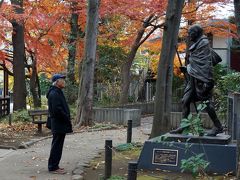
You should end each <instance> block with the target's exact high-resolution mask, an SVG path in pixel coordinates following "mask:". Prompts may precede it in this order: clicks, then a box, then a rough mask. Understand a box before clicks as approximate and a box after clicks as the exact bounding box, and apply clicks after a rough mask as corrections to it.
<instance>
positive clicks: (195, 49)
mask: <svg viewBox="0 0 240 180" xmlns="http://www.w3.org/2000/svg"><path fill="white" fill-rule="evenodd" d="M188 36H189V39H190V41H192V42H193V44H192V45H191V46H190V48H189V52H190V54H189V64H187V66H186V67H185V66H184V67H181V68H180V69H181V71H182V72H185V73H187V74H188V79H189V80H188V82H187V85H186V87H185V89H184V95H183V98H182V105H183V112H182V115H183V118H187V117H188V115H189V113H190V103H191V102H197V101H207V104H206V105H207V107H206V111H207V113H208V115H209V116H210V118H211V120H212V121H213V124H214V127H213V128H212V129H211V131H210V132H209V133H208V134H207V135H208V136H216V135H217V134H219V133H222V132H223V127H222V124H221V122H220V121H219V119H218V117H217V115H216V112H215V110H214V106H213V104H212V101H211V99H212V89H213V87H214V80H213V64H212V58H211V56H212V54H211V48H210V46H209V41H208V39H207V37H206V36H205V35H203V29H202V27H201V26H200V25H197V24H196V25H192V26H191V27H190V28H189V30H188ZM183 130H184V128H181V127H180V128H177V129H175V130H172V131H170V133H172V134H180V133H182V132H183Z"/></svg>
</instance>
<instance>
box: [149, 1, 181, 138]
mask: <svg viewBox="0 0 240 180" xmlns="http://www.w3.org/2000/svg"><path fill="white" fill-rule="evenodd" d="M183 4H184V0H178V1H172V0H169V1H168V6H167V12H166V21H165V28H164V32H163V41H162V50H161V55H160V60H159V64H158V74H157V83H156V96H155V105H154V119H153V126H152V132H151V138H153V137H156V136H159V135H161V134H164V133H166V132H167V131H169V130H170V113H171V104H172V103H171V102H172V76H173V59H174V55H175V46H176V45H177V40H178V31H179V25H180V19H181V15H182V8H183Z"/></svg>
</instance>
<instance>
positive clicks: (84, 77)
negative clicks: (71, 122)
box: [75, 0, 99, 127]
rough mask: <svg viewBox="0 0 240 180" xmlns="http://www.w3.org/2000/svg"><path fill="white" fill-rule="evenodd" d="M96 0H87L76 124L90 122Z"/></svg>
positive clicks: (96, 14)
mask: <svg viewBox="0 0 240 180" xmlns="http://www.w3.org/2000/svg"><path fill="white" fill-rule="evenodd" d="M98 8H99V1H98V0H88V11H87V27H86V36H85V51H84V59H83V62H82V63H83V64H82V66H81V67H82V69H81V70H80V72H81V75H80V84H79V91H78V101H77V116H76V122H75V123H76V126H77V127H80V126H81V125H85V126H89V125H91V124H92V108H93V82H94V67H95V63H96V46H97V32H98V21H99V19H98Z"/></svg>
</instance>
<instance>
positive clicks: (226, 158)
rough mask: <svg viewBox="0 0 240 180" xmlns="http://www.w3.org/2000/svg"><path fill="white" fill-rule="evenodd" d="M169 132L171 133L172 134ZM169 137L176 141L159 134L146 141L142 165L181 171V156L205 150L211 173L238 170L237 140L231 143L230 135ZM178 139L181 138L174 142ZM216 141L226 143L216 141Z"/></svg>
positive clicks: (140, 158)
mask: <svg viewBox="0 0 240 180" xmlns="http://www.w3.org/2000/svg"><path fill="white" fill-rule="evenodd" d="M166 135H167V136H168V134H166ZM175 136H177V135H175ZM169 137H170V138H169V140H170V139H171V138H173V139H172V140H173V141H160V142H159V138H153V139H150V140H148V141H146V142H145V144H144V147H143V150H142V152H141V155H140V157H139V162H138V168H139V169H145V170H157V169H161V170H169V171H177V172H181V169H180V167H181V160H183V159H188V158H190V157H192V156H194V155H196V154H201V153H203V154H204V156H203V159H204V160H206V161H208V162H209V163H210V164H209V166H208V167H207V169H206V172H207V173H218V174H226V173H229V172H232V173H233V174H235V173H236V168H237V158H236V144H228V139H229V138H230V136H219V137H215V138H216V140H214V139H211V137H206V136H203V137H201V138H200V139H198V138H197V137H182V135H180V137H179V138H176V137H173V136H169ZM209 138H210V140H209ZM174 139H175V140H176V141H177V142H174V141H175V140H174ZM177 139H178V140H177ZM179 139H181V140H179ZM187 139H188V140H187ZM191 139H192V141H193V142H195V141H201V142H205V143H193V142H190V141H191ZM197 139H198V140H197ZM186 141H187V142H186ZM209 142H211V143H212V144H211V143H209ZM216 142H221V143H222V144H216ZM224 142H225V143H226V144H225V143H224Z"/></svg>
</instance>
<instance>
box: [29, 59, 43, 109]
mask: <svg viewBox="0 0 240 180" xmlns="http://www.w3.org/2000/svg"><path fill="white" fill-rule="evenodd" d="M30 91H31V94H32V97H33V106H34V108H39V107H41V91H40V84H39V78H38V73H37V62H36V59H35V58H34V57H33V56H32V75H31V77H30Z"/></svg>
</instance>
